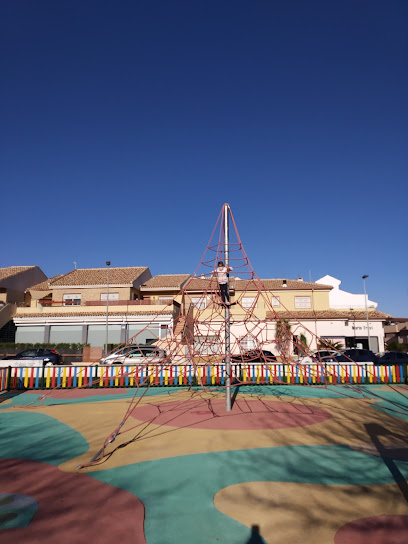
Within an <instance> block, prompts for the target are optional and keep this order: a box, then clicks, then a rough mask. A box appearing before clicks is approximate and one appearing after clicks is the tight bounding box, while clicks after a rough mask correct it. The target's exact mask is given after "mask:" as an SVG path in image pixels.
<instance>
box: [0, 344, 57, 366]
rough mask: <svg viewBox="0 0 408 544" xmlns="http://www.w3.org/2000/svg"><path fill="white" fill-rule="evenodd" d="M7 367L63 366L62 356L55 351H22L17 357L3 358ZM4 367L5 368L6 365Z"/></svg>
mask: <svg viewBox="0 0 408 544" xmlns="http://www.w3.org/2000/svg"><path fill="white" fill-rule="evenodd" d="M4 360H6V361H7V366H9V363H10V366H47V365H63V364H64V362H63V360H62V357H61V355H60V354H59V353H58V351H56V350H55V349H45V348H32V349H26V350H24V351H20V353H17V355H8V356H7V357H3V361H4ZM2 366H5V365H4V364H3V365H2Z"/></svg>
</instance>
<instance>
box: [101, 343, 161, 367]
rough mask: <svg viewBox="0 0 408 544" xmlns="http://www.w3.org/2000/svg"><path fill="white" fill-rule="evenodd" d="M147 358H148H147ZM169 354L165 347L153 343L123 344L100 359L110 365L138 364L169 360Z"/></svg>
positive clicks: (104, 363)
mask: <svg viewBox="0 0 408 544" xmlns="http://www.w3.org/2000/svg"><path fill="white" fill-rule="evenodd" d="M146 358H148V359H147V360H146ZM166 358H167V355H166V352H165V351H164V350H163V349H160V348H157V347H156V346H154V345H152V344H138V345H130V346H123V347H121V348H119V349H117V350H115V351H113V352H112V353H109V354H108V355H106V356H105V357H102V359H100V361H99V364H100V365H103V366H110V365H122V364H125V365H138V364H140V363H142V364H143V363H148V364H150V363H161V362H168V361H167V360H166Z"/></svg>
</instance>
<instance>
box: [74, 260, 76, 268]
mask: <svg viewBox="0 0 408 544" xmlns="http://www.w3.org/2000/svg"><path fill="white" fill-rule="evenodd" d="M74 266H75V270H76V261H74Z"/></svg>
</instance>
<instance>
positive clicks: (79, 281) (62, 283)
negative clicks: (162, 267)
mask: <svg viewBox="0 0 408 544" xmlns="http://www.w3.org/2000/svg"><path fill="white" fill-rule="evenodd" d="M108 270H109V283H110V284H112V285H131V284H133V282H134V281H135V280H136V279H137V278H138V277H139V276H140V275H141V274H143V272H145V271H146V270H148V267H147V266H138V267H122V268H107V267H105V268H76V269H75V270H72V271H71V272H68V273H67V274H64V275H62V276H60V277H59V278H58V279H56V280H55V281H53V282H52V286H53V287H70V286H80V285H82V286H85V285H94V286H96V285H106V283H107V271H108Z"/></svg>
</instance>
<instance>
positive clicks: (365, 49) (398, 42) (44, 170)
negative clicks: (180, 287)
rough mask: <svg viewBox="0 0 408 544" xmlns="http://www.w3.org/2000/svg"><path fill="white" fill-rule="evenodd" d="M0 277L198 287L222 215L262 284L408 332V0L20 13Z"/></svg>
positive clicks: (10, 95) (8, 63)
mask: <svg viewBox="0 0 408 544" xmlns="http://www.w3.org/2000/svg"><path fill="white" fill-rule="evenodd" d="M2 12H3V13H2V17H1V19H2V21H1V23H0V24H1V32H0V34H1V48H2V52H3V54H2V59H1V74H2V81H3V83H2V86H1V91H0V92H1V104H2V115H1V117H2V123H1V127H2V128H1V142H0V143H1V149H2V158H1V165H0V174H1V179H2V191H1V195H2V199H1V201H2V209H1V215H0V217H1V222H2V231H3V244H2V251H1V262H0V265H1V266H12V265H33V264H36V265H38V266H40V267H41V268H42V270H43V271H44V272H45V273H46V274H47V276H49V277H50V276H53V275H55V274H60V273H66V272H68V271H69V270H71V269H73V267H74V264H73V262H74V261H76V262H77V266H78V267H80V268H85V267H100V266H104V265H105V261H106V260H107V259H108V260H110V261H111V262H112V266H145V265H146V266H149V267H150V270H151V272H152V274H154V275H155V274H163V273H186V272H187V273H193V272H194V270H195V269H196V267H197V265H198V263H199V261H200V258H201V256H202V254H203V252H204V249H205V247H206V245H207V242H208V240H209V238H210V235H211V232H212V229H213V227H214V225H215V223H216V221H217V218H218V215H219V213H220V210H221V208H222V205H223V204H224V203H225V202H228V203H229V204H230V206H231V209H232V213H233V215H234V218H235V221H236V223H237V226H238V229H239V233H240V236H241V239H242V242H243V244H244V247H245V249H246V252H247V254H248V256H249V258H250V260H251V263H252V266H253V267H254V269H255V271H256V273H257V274H258V276H260V277H262V278H276V277H277V278H296V277H297V276H298V275H301V276H303V277H304V278H305V279H309V278H310V277H311V278H312V279H313V280H316V279H318V278H320V277H321V276H324V275H325V274H330V275H332V276H335V277H337V278H339V279H341V280H342V282H343V283H342V285H341V287H342V288H343V289H345V290H347V291H351V292H354V293H361V292H362V291H363V283H362V279H361V276H362V275H363V274H369V278H368V279H367V291H368V295H369V298H370V299H371V300H374V301H377V302H378V303H379V309H380V310H382V311H385V312H389V313H391V314H393V315H396V316H403V317H406V316H408V281H407V265H408V251H407V242H406V229H407V219H408V214H407V193H408V190H407V172H408V168H407V167H408V153H407V147H408V146H407V144H408V133H407V130H408V129H407V126H408V103H407V96H408V75H407V66H408V33H407V27H408V3H407V2H406V1H405V0H400V1H398V0H388V1H378V0H367V1H362V0H350V1H349V0H343V1H342V2H330V1H329V2H328V1H327V0H325V1H323V0H310V1H308V2H304V1H303V0H291V1H283V0H282V1H276V2H275V1H253V2H249V1H246V2H243V1H240V0H234V1H229V0H223V1H218V0H217V1H215V0H214V1H212V0H210V1H194V0H189V1H173V0H172V1H168V0H166V1H136V0H133V1H127V0H123V1H121V2H106V1H101V0H99V1H91V0H90V1H87V0H81V1H76V0H71V1H70V2H55V1H45V0H38V1H36V2H32V1H31V0H14V1H13V2H7V3H3V7H2Z"/></svg>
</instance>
